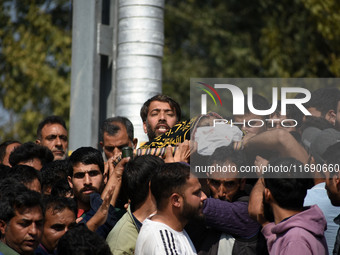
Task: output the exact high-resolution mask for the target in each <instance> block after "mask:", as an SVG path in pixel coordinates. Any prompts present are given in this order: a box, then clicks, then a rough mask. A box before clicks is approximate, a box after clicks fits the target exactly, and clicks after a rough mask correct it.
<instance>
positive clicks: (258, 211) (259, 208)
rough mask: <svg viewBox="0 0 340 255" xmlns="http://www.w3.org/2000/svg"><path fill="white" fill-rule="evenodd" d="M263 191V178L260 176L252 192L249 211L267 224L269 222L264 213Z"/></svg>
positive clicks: (259, 221) (263, 223)
mask: <svg viewBox="0 0 340 255" xmlns="http://www.w3.org/2000/svg"><path fill="white" fill-rule="evenodd" d="M263 191H264V185H263V178H259V179H258V180H257V182H256V184H255V186H254V187H253V189H252V191H251V193H250V198H249V204H248V213H249V216H250V217H251V218H252V219H254V220H256V221H257V222H258V223H260V224H261V225H262V226H265V225H266V224H268V223H269V222H268V221H267V220H266V219H265V217H264V213H263Z"/></svg>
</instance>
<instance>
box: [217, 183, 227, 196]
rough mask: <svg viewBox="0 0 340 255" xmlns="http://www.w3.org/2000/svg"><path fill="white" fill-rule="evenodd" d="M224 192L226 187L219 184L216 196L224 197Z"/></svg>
mask: <svg viewBox="0 0 340 255" xmlns="http://www.w3.org/2000/svg"><path fill="white" fill-rule="evenodd" d="M226 194H227V192H226V189H225V187H224V185H223V184H221V185H220V187H219V188H218V196H219V197H221V198H222V197H225V195H226Z"/></svg>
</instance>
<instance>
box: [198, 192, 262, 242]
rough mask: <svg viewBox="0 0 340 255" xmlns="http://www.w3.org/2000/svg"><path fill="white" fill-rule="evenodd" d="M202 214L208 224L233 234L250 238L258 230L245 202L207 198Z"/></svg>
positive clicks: (258, 227)
mask: <svg viewBox="0 0 340 255" xmlns="http://www.w3.org/2000/svg"><path fill="white" fill-rule="evenodd" d="M203 214H204V216H205V218H206V224H207V225H208V226H210V227H212V228H214V229H216V230H219V231H221V232H224V233H226V234H230V235H233V236H238V237H242V238H251V237H253V236H254V235H256V234H257V233H258V232H259V230H260V225H259V224H258V223H257V222H256V221H254V220H253V219H251V218H250V217H249V214H248V203H247V202H239V201H236V202H232V203H231V202H228V201H223V200H219V199H215V198H208V199H206V200H205V203H204V206H203Z"/></svg>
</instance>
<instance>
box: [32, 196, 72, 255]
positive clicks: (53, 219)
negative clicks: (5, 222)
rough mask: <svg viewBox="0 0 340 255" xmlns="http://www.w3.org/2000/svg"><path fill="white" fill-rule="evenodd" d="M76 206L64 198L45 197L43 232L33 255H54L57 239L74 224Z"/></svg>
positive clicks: (70, 200)
mask: <svg viewBox="0 0 340 255" xmlns="http://www.w3.org/2000/svg"><path fill="white" fill-rule="evenodd" d="M76 216H77V204H76V202H75V201H74V200H73V199H70V198H65V197H53V196H50V197H47V198H46V199H45V201H44V218H45V222H44V231H43V235H42V238H41V243H40V244H39V246H38V248H37V249H36V250H35V251H34V254H35V255H54V254H56V253H55V252H56V248H57V245H58V241H59V239H60V238H61V237H62V236H63V235H64V234H65V233H66V232H67V231H68V228H69V226H70V225H71V224H72V223H74V222H76Z"/></svg>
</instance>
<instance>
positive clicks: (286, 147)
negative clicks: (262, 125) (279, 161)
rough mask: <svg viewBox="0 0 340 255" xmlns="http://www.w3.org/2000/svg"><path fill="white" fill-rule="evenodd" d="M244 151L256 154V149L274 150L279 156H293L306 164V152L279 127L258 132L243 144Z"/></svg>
mask: <svg viewBox="0 0 340 255" xmlns="http://www.w3.org/2000/svg"><path fill="white" fill-rule="evenodd" d="M244 149H245V150H246V152H248V153H251V154H255V155H257V154H258V151H276V152H278V153H279V155H280V156H281V157H294V158H296V159H297V160H300V161H301V162H302V163H304V164H306V163H307V162H308V154H307V152H306V150H305V149H304V148H303V146H302V145H301V144H300V143H298V142H297V141H296V139H295V138H294V137H293V136H292V135H291V134H290V133H289V132H287V131H286V130H284V129H282V128H279V129H275V130H270V131H266V132H263V133H260V134H258V135H256V136H254V137H252V138H250V139H249V140H248V141H246V142H245V144H244Z"/></svg>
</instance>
